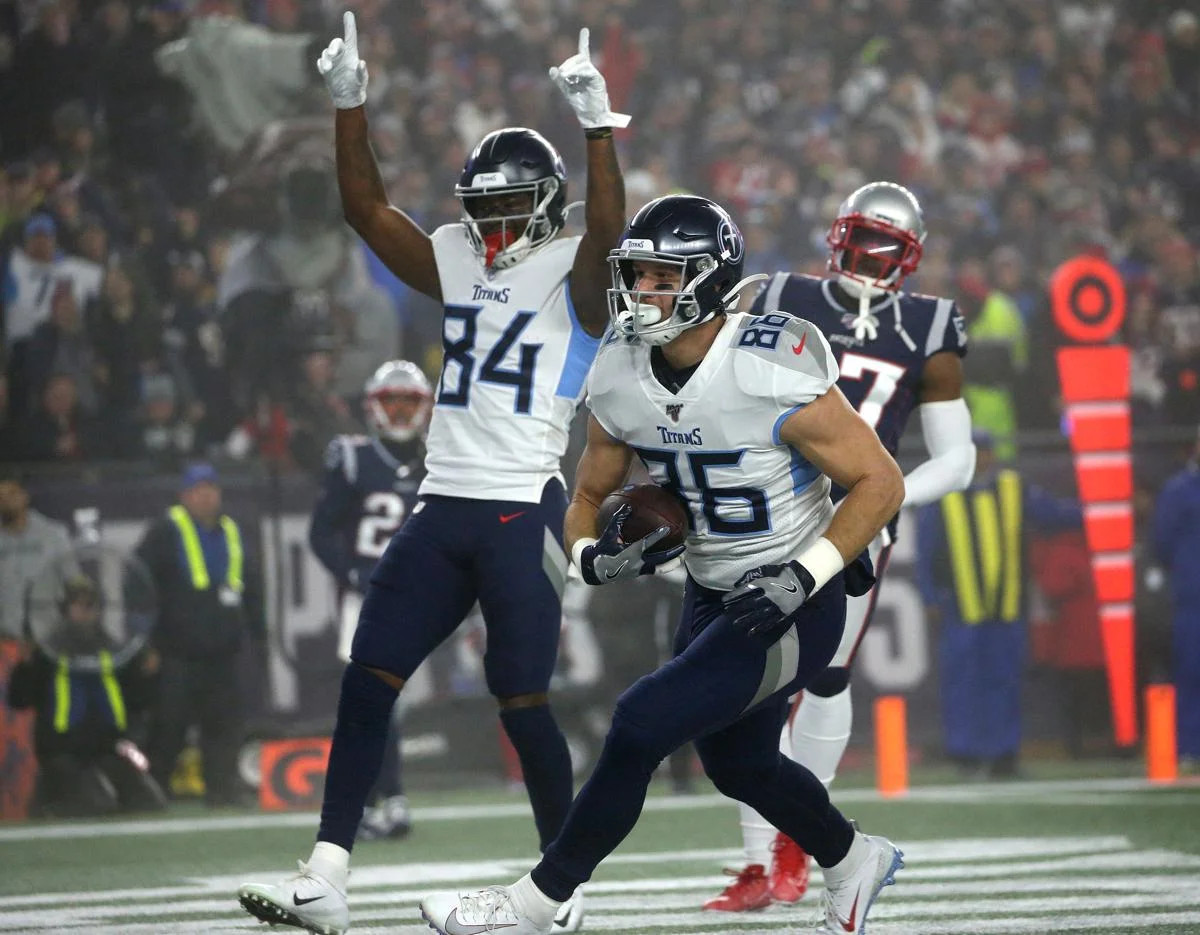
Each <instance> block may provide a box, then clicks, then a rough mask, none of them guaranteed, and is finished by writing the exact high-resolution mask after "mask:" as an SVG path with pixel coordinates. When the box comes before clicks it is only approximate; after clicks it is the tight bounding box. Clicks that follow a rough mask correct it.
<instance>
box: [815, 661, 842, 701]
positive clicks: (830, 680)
mask: <svg viewBox="0 0 1200 935" xmlns="http://www.w3.org/2000/svg"><path fill="white" fill-rule="evenodd" d="M849 685H850V670H849V669H847V668H846V667H845V666H830V667H829V668H828V669H825V670H824V671H823V672H821V673H820V674H819V675H817V677H816V678H814V679H813V680H812V681H811V682H809V683H808V684H807V685H805V686H804V690H805V691H806V692H812V694H814V695H816V696H817V697H818V698H832V697H833V696H834V695H840V694H841V693H842V692H844V691H845V690H846V689H847V688H848V687H849Z"/></svg>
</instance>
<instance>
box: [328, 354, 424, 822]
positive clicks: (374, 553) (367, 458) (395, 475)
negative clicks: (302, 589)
mask: <svg viewBox="0 0 1200 935" xmlns="http://www.w3.org/2000/svg"><path fill="white" fill-rule="evenodd" d="M363 409H364V410H365V415H366V418H367V424H368V425H369V426H370V429H371V434H370V436H363V435H339V436H338V437H337V438H335V439H333V441H331V442H330V443H329V447H328V448H327V449H326V452H325V476H324V478H323V480H322V483H321V495H320V497H319V498H318V500H317V506H316V509H315V510H313V515H312V520H311V522H310V523H309V527H308V542H309V545H310V546H311V547H312V550H313V553H314V554H315V555H316V556H317V558H318V560H319V561H320V562H321V564H322V565H324V566H325V569H326V570H327V571H328V572H329V573H330V574H331V575H332V576H333V579H334V581H336V582H337V585H338V624H339V625H338V643H337V653H338V658H339V659H341V660H342V661H343V662H349V661H350V646H351V642H352V640H353V638H354V631H355V630H356V629H357V627H358V615H359V611H360V610H361V609H362V596H363V592H364V591H365V590H366V587H367V582H368V581H370V580H371V572H372V571H374V569H375V564H376V562H378V561H379V559H380V557H381V556H382V555H383V552H384V549H386V548H387V544H388V543H389V542H390V541H391V539H392V536H394V535H395V534H396V531H397V530H398V529H399V528H400V525H401V523H403V522H404V520H405V519H406V518H407V517H408V516H409V515H410V514H411V513H412V512H413V509H414V508H415V507H416V505H417V489H418V487H419V486H420V483H421V481H422V479H423V478H424V477H425V429H426V427H427V426H428V424H429V415H430V411H431V410H432V409H433V390H432V388H431V387H430V386H429V381H428V380H427V379H426V378H425V374H424V373H422V372H421V368H420V367H418V366H417V365H416V364H414V363H412V362H411V361H408V360H389V361H388V362H387V363H385V364H381V365H380V366H379V368H378V369H377V370H376V371H375V372H374V373H373V374H371V376H370V378H369V379H368V380H367V382H366V386H364V387H363ZM400 767H401V764H400V732H399V725H398V722H397V721H396V719H395V717H393V719H392V731H391V733H390V735H389V736H388V741H387V745H386V747H385V748H384V757H383V766H382V768H381V769H380V771H379V777H378V778H377V779H376V782H375V789H374V790H373V793H372V795H371V799H372V800H373V803H372V804H371V805H370V806H369V807H368V808H367V809H366V810H365V811H364V812H363V818H362V821H361V823H360V824H359V830H358V838H359V840H363V839H364V838H391V837H402V836H403V835H405V834H407V833H408V831H409V828H410V825H411V820H410V814H409V807H408V799H407V798H406V796H405V795H404V787H403V783H402V781H401V768H400Z"/></svg>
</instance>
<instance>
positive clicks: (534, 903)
mask: <svg viewBox="0 0 1200 935" xmlns="http://www.w3.org/2000/svg"><path fill="white" fill-rule="evenodd" d="M508 891H509V893H510V894H511V896H510V898H511V900H512V904H513V907H514V908H515V909H516V910H517V912H519V913H520V914H521V915H523V916H525V917H526V918H527V919H529V920H530V921H531V922H533V923H534V924H535V925H540V926H547V925H550V924H551V923H552V922H553V921H554V917H555V916H556V915H558V907H559V906H561V905H562V903H560V902H558V901H557V900H555V899H551V898H550V897H549V896H547V895H546V894H545V893H543V892H542V891H541V890H539V889H538V888H537V884H536V883H534V882H533V877H532V876H530V875H529V874H528V873H527V874H525V876H523V877H521V879H519V880H518V881H517V882H516V883H514V884H513V885H512V886H510V887H509V888H508Z"/></svg>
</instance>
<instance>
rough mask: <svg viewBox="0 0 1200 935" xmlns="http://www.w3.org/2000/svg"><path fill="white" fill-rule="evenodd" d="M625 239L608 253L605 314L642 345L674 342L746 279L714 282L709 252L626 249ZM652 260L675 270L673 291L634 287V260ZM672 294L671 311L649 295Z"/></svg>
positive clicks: (724, 307) (723, 307) (728, 302)
mask: <svg viewBox="0 0 1200 935" xmlns="http://www.w3.org/2000/svg"><path fill="white" fill-rule="evenodd" d="M631 243H633V241H626V242H625V243H624V244H623V245H622V246H621V247H620V248H618V249H616V250H613V251H612V252H611V253H610V254H609V255H608V262H609V266H610V268H611V270H612V282H613V285H612V288H611V289H609V290H608V314H609V317H610V318H611V319H612V323H613V330H615V331H616V332H617V333H618V334H621V335H624V336H625V337H636V338H637V339H638V340H639V341H642V342H643V343H645V344H651V345H662V344H669V343H670V342H671V341H674V340H675V339H676V338H677V337H679V335H681V334H682V333H683V332H684V331H686V330H687V329H688V328H692V327H694V326H696V325H699V324H702V323H703V322H706V321H708V320H710V319H711V318H713V317H714V316H716V315H718V314H721V313H723V312H726V311H728V310H729V308H731V307H732V306H733V305H734V304H736V302H737V299H738V293H739V292H740V291H741V289H742V287H743V286H745V285H746V284H747V283H748V282H752V281H754V280H756V279H759V278H762V277H758V276H755V277H750V278H749V279H744V280H742V281H741V282H739V283H737V284H736V285H734V286H733V287H732V288H728V282H727V281H721V282H716V281H713V277H714V275H715V274H716V273H717V271H718V268H719V264H718V263H717V261H716V260H715V259H714V258H713V257H712V256H710V255H709V254H707V253H705V254H700V255H699V256H688V257H684V256H679V255H676V254H670V253H656V252H654V251H652V250H638V249H628V246H629V244H631ZM638 261H640V262H642V263H646V264H655V265H658V266H662V267H668V268H671V269H674V270H677V271H678V281H679V282H680V283H682V285H681V286H680V287H679V288H678V289H675V290H667V289H654V290H643V289H634V288H633V287H634V286H635V285H637V283H638V280H639V278H640V277H639V275H638V272H637V271H636V269H635V268H634V263H635V262H638ZM663 296H670V297H672V299H673V301H672V303H671V308H670V312H664V311H663V309H661V308H660V307H659V306H658V305H657V304H656V303H654V302H652V301H647V300H648V299H651V298H661V297H663Z"/></svg>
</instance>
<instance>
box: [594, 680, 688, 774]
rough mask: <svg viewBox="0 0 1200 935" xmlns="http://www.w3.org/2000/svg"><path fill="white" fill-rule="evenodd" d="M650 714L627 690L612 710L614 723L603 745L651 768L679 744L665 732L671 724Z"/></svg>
mask: <svg viewBox="0 0 1200 935" xmlns="http://www.w3.org/2000/svg"><path fill="white" fill-rule="evenodd" d="M648 714H649V712H647V711H645V710H644V706H643V705H641V704H640V703H639V699H638V698H637V697H636V696H635V697H630V695H629V693H628V692H627V693H626V694H625V695H623V696H622V697H621V699H620V700H619V701H618V702H617V706H616V708H615V709H614V710H613V716H612V724H611V726H610V727H609V729H608V736H607V737H606V738H605V741H604V745H605V748H606V749H607V750H609V751H610V752H611V754H612V755H614V756H619V757H621V758H622V759H626V760H634V761H637V762H639V763H641V764H642V765H643V766H645V767H646V768H648V769H650V770H652V769H654V767H656V766H657V765H658V764H659V763H660V762H662V761H663V760H664V759H666V757H667V754H669V753H670V752H671V751H672V750H674V749H675V747H676V746H678V744H675V743H674V742H673V741H672V740H671V739H670V737H669V736H668V734H667V732H666V731H665V728H666V727H667V726H668V725H667V724H666V723H664V722H663V721H662V720H661V719H656V718H654V717H652V716H648Z"/></svg>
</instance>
